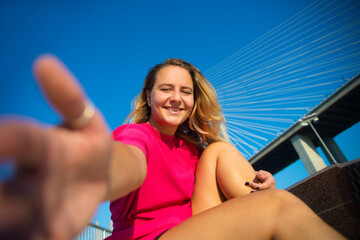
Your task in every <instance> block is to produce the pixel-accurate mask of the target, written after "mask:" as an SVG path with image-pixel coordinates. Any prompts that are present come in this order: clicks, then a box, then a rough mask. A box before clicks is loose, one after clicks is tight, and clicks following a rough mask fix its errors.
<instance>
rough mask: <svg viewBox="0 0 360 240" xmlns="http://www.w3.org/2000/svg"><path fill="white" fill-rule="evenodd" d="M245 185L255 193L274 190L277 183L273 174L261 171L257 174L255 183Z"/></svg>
mask: <svg viewBox="0 0 360 240" xmlns="http://www.w3.org/2000/svg"><path fill="white" fill-rule="evenodd" d="M245 185H246V186H249V187H251V188H252V189H253V191H261V190H267V189H274V188H275V186H276V183H275V179H274V177H273V175H272V174H271V173H269V172H267V171H264V170H260V171H258V172H257V173H256V179H254V181H253V182H246V183H245Z"/></svg>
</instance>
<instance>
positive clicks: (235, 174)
mask: <svg viewBox="0 0 360 240" xmlns="http://www.w3.org/2000/svg"><path fill="white" fill-rule="evenodd" d="M255 175H256V174H255V171H254V169H253V168H252V166H251V165H250V164H249V162H248V161H247V160H246V159H245V158H244V157H243V156H242V155H241V154H240V152H239V151H238V150H237V148H236V147H234V146H232V145H231V144H228V143H221V142H218V143H213V144H211V145H210V146H209V147H207V148H206V149H205V150H204V152H203V154H202V155H201V158H200V160H199V164H198V167H197V170H196V182H195V190H194V195H193V198H192V204H193V215H195V214H197V213H199V212H202V211H204V210H207V209H209V208H211V207H214V206H217V205H219V204H221V203H222V202H224V201H225V200H226V199H232V198H235V197H239V196H243V195H246V194H249V193H250V192H251V190H252V189H251V188H249V187H247V186H245V185H244V184H245V182H246V181H255V179H256V177H255Z"/></svg>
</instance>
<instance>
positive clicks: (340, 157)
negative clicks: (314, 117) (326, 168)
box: [320, 137, 348, 164]
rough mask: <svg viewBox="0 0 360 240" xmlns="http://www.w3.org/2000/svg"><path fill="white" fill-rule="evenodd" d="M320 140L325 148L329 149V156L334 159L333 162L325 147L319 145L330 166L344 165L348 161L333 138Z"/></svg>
mask: <svg viewBox="0 0 360 240" xmlns="http://www.w3.org/2000/svg"><path fill="white" fill-rule="evenodd" d="M322 139H323V141H324V143H325V144H326V147H327V148H328V149H329V151H330V153H331V155H332V156H333V157H334V158H335V161H336V162H334V160H333V158H332V157H331V156H330V155H329V153H328V151H326V149H325V147H324V146H323V145H322V144H320V147H321V149H322V150H323V152H324V154H325V156H326V158H327V159H328V160H329V162H330V163H331V164H334V163H345V162H347V161H348V160H347V159H346V157H345V155H344V154H343V152H342V151H341V149H340V148H339V146H338V145H337V143H336V142H335V141H334V139H333V138H330V137H325V138H324V137H323V138H322Z"/></svg>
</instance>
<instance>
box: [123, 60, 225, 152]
mask: <svg viewBox="0 0 360 240" xmlns="http://www.w3.org/2000/svg"><path fill="white" fill-rule="evenodd" d="M168 66H177V67H181V68H183V69H185V70H187V71H188V72H189V74H190V76H191V78H192V80H193V84H194V107H193V109H192V112H191V113H190V116H189V117H188V119H187V120H186V121H185V122H183V123H182V124H181V125H180V126H179V127H178V129H177V131H176V133H175V135H176V136H178V137H180V138H182V139H184V140H186V141H188V142H190V143H193V144H195V145H196V146H198V147H200V148H203V147H206V146H207V145H208V144H211V143H213V142H219V141H223V139H222V137H220V135H219V132H220V126H221V124H223V123H224V117H223V113H222V110H221V107H220V104H219V102H218V100H217V96H216V92H215V89H214V87H213V86H212V85H211V84H210V82H209V81H208V80H207V79H206V78H205V77H204V75H203V74H202V73H201V72H200V71H199V69H197V68H196V67H195V66H193V65H192V64H190V63H188V62H186V61H184V60H181V59H177V58H170V59H167V60H165V61H164V62H163V63H160V64H157V65H155V66H154V67H152V68H150V70H149V71H148V74H147V76H146V78H145V81H144V85H143V89H142V91H141V93H140V94H139V95H138V96H137V98H136V99H135V100H134V101H133V111H132V112H131V113H130V115H129V116H128V117H127V119H126V121H125V122H132V123H137V124H139V123H145V122H148V121H149V119H150V115H151V108H150V107H149V106H148V104H147V96H146V91H147V90H148V91H149V92H151V90H152V89H153V87H154V84H155V81H156V74H157V73H158V72H159V71H160V70H161V69H163V68H165V67H168Z"/></svg>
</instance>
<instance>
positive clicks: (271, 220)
mask: <svg viewBox="0 0 360 240" xmlns="http://www.w3.org/2000/svg"><path fill="white" fill-rule="evenodd" d="M166 239H170V240H176V239H181V240H183V239H190V240H191V239H196V240H202V239H206V240H212V239H214V240H215V239H216V240H219V239H247V240H251V239H256V240H258V239H344V238H342V237H341V235H340V234H339V233H337V232H336V231H335V230H334V229H332V228H330V227H329V226H328V225H327V224H326V223H325V222H324V221H322V220H321V219H320V218H319V217H318V216H317V215H316V214H315V213H314V212H313V211H312V210H311V209H310V208H309V207H308V206H306V205H305V204H304V203H303V202H302V201H301V200H299V199H298V198H296V197H295V196H293V195H292V194H290V193H288V192H286V191H283V190H278V189H274V190H267V191H262V192H257V193H254V194H249V195H246V196H242V197H238V198H234V199H232V200H229V201H226V202H224V203H222V204H220V205H218V206H216V207H214V208H211V209H208V210H206V211H203V212H201V213H199V214H197V215H195V216H192V217H191V218H189V219H187V220H185V221H184V222H182V223H180V224H179V225H177V226H175V227H174V228H172V229H170V230H169V231H167V232H166V233H165V234H164V235H163V236H161V238H160V240H166Z"/></svg>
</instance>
